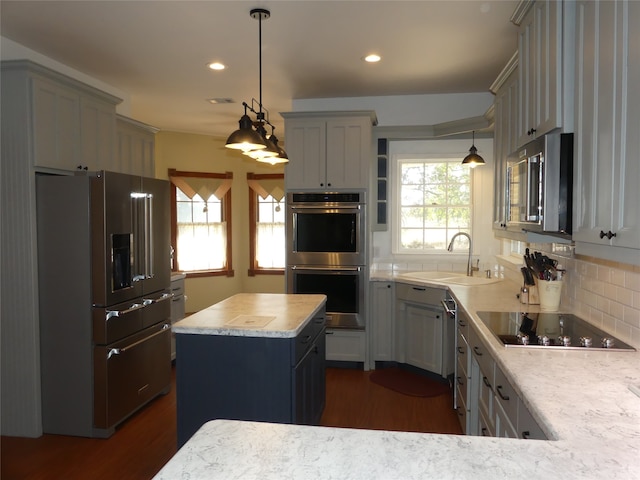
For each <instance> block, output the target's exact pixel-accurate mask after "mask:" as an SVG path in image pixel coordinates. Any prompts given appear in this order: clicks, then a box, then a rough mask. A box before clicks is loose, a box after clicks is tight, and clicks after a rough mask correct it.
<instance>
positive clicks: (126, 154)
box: [113, 117, 155, 177]
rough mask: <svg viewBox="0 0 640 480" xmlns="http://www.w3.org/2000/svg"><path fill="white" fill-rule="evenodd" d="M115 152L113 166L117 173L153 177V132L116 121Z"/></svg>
mask: <svg viewBox="0 0 640 480" xmlns="http://www.w3.org/2000/svg"><path fill="white" fill-rule="evenodd" d="M116 129H117V151H116V155H115V157H114V161H113V166H114V170H115V171H117V172H123V173H129V174H131V175H141V176H143V177H155V132H153V131H152V130H149V129H146V128H143V127H141V126H139V125H137V123H136V122H134V121H130V120H129V119H124V118H122V117H119V118H118V119H117V125H116Z"/></svg>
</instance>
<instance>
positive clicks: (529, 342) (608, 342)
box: [478, 312, 635, 351]
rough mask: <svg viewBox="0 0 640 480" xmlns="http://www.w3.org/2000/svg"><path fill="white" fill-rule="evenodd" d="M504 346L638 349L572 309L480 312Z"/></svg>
mask: <svg viewBox="0 0 640 480" xmlns="http://www.w3.org/2000/svg"><path fill="white" fill-rule="evenodd" d="M478 316H479V317H480V319H481V320H482V321H483V322H484V324H485V325H486V326H487V327H488V328H489V330H491V332H492V333H493V334H494V335H495V336H496V337H497V338H498V340H500V341H501V342H502V343H503V344H504V346H505V347H528V348H529V347H539V348H561V349H585V348H587V349H591V350H603V349H606V350H613V351H617V350H635V348H633V347H632V346H630V345H628V344H626V343H624V342H623V341H621V340H619V339H617V338H615V337H614V336H612V335H610V334H608V333H606V332H605V331H604V330H601V329H599V328H597V327H595V326H593V325H591V324H590V323H588V322H586V321H585V320H583V319H581V318H579V317H576V316H575V315H572V314H570V313H547V312H541V313H521V312H478Z"/></svg>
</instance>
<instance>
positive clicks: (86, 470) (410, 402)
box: [0, 368, 461, 480]
mask: <svg viewBox="0 0 640 480" xmlns="http://www.w3.org/2000/svg"><path fill="white" fill-rule="evenodd" d="M369 374H370V372H364V371H362V370H354V369H340V368H329V369H327V403H326V407H325V411H324V414H323V416H322V420H321V424H322V425H324V426H338V427H347V428H369V429H376V430H380V429H382V430H396V431H415V432H430V433H455V434H459V433H461V429H460V426H459V425H458V421H457V417H456V415H455V412H454V410H453V409H452V406H451V405H452V398H451V396H450V395H441V396H439V397H433V398H420V397H411V396H407V395H402V394H399V393H397V392H394V391H392V390H388V389H386V388H384V387H381V386H379V385H377V384H375V383H373V382H371V381H370V380H369ZM173 382H174V383H173V388H172V389H171V392H170V393H169V394H167V395H164V396H161V397H159V398H157V399H155V400H154V401H153V402H151V403H150V404H149V405H147V406H146V407H145V408H143V409H142V410H141V411H139V412H138V413H137V414H136V415H134V416H133V417H131V418H130V419H129V420H127V421H126V422H124V424H123V425H121V426H120V427H119V428H118V429H117V430H116V433H115V434H114V435H113V436H112V437H110V438H108V439H91V438H81V437H70V436H63V435H43V436H42V437H40V438H18V437H6V436H3V437H2V438H1V439H0V459H1V470H0V478H2V480H49V479H56V480H58V479H65V480H74V479H78V480H80V479H82V480H94V479H105V480H107V479H109V480H112V479H114V478H117V479H123V480H124V479H132V480H140V479H148V478H151V477H153V476H154V475H155V474H156V473H157V472H158V471H159V470H160V468H162V466H163V465H164V464H165V463H166V462H167V461H168V460H169V459H170V458H171V457H172V456H173V455H174V454H175V453H176V395H175V372H174V378H173Z"/></svg>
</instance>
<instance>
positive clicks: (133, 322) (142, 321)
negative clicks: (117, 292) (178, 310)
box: [92, 292, 171, 345]
mask: <svg viewBox="0 0 640 480" xmlns="http://www.w3.org/2000/svg"><path fill="white" fill-rule="evenodd" d="M170 300H171V294H170V293H168V292H156V293H155V294H153V295H149V296H148V297H139V298H134V299H133V300H130V301H128V302H124V303H120V304H118V305H112V306H109V307H94V308H93V309H92V315H93V343H94V344H96V345H109V344H111V343H113V342H117V341H118V340H121V339H123V338H126V337H128V336H129V335H133V334H134V333H136V332H139V331H140V330H142V329H143V328H146V327H149V326H151V325H155V324H156V323H158V322H162V321H165V320H167V321H168V320H169V318H170V316H171V301H170Z"/></svg>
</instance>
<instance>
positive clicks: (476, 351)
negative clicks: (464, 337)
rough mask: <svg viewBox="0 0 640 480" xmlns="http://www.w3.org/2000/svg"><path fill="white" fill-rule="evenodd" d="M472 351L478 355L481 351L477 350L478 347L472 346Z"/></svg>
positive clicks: (480, 354)
mask: <svg viewBox="0 0 640 480" xmlns="http://www.w3.org/2000/svg"><path fill="white" fill-rule="evenodd" d="M473 352H474V353H475V354H476V355H478V356H479V357H481V356H482V352H481V351H479V350H478V347H473Z"/></svg>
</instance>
